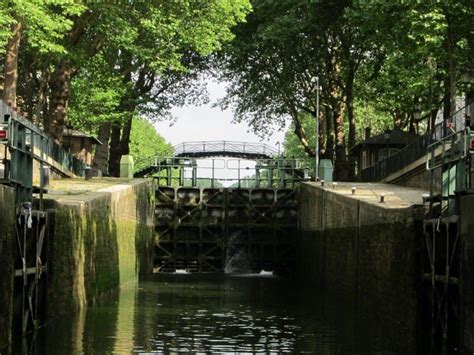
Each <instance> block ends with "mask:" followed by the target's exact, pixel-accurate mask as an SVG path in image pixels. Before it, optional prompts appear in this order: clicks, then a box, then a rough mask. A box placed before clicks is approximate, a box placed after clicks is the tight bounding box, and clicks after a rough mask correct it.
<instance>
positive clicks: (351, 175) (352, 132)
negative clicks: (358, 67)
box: [346, 66, 356, 181]
mask: <svg viewBox="0 0 474 355" xmlns="http://www.w3.org/2000/svg"><path fill="white" fill-rule="evenodd" d="M346 107H347V119H348V121H349V142H348V143H349V150H350V149H351V148H352V147H353V146H354V145H355V142H356V121H355V116H354V68H353V67H352V66H351V67H350V68H349V73H348V76H347V82H346ZM355 158H356V157H355V156H354V155H353V154H349V164H348V176H347V177H348V179H349V180H350V181H355Z"/></svg>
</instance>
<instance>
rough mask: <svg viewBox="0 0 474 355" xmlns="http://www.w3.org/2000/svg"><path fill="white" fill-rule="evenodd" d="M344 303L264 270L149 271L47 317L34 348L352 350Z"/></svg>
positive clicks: (63, 350)
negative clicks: (77, 309) (78, 309)
mask: <svg viewBox="0 0 474 355" xmlns="http://www.w3.org/2000/svg"><path fill="white" fill-rule="evenodd" d="M346 313H347V311H346V310H344V307H340V305H338V303H337V302H334V300H328V299H322V298H320V297H318V292H317V290H309V289H306V290H304V288H302V287H301V284H296V283H295V282H294V281H292V280H287V279H282V278H277V277H273V276H268V275H236V276H231V275H195V274H194V275H193V274H174V275H163V274H161V275H154V276H153V277H151V278H150V279H148V280H146V281H141V282H140V283H139V284H137V285H131V286H129V287H127V288H125V289H123V290H121V291H120V292H119V293H118V294H116V295H112V296H110V297H108V299H107V300H105V301H104V302H103V303H102V304H100V305H97V306H96V307H93V308H90V309H88V310H87V311H86V312H84V313H83V314H76V315H71V316H69V317H65V318H63V319H60V320H55V321H53V322H51V323H50V324H49V325H48V326H47V327H46V328H44V329H42V331H41V332H40V334H39V336H38V338H37V342H36V344H35V348H36V351H35V352H36V353H39V354H81V353H83V354H128V353H163V352H165V353H169V352H174V353H177V352H179V353H245V352H247V353H276V352H288V353H310V354H323V353H324V354H338V353H353V351H354V344H355V338H354V334H353V332H354V326H353V324H352V322H351V317H348V316H347V314H346Z"/></svg>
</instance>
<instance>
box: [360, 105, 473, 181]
mask: <svg viewBox="0 0 474 355" xmlns="http://www.w3.org/2000/svg"><path fill="white" fill-rule="evenodd" d="M466 107H467V106H464V107H462V108H461V109H459V110H458V111H456V112H455V113H454V114H453V115H452V116H451V118H450V120H449V122H448V123H446V122H444V121H443V122H440V123H438V124H436V125H435V127H434V128H433V129H432V130H430V131H428V132H426V133H425V134H423V135H421V136H419V137H417V138H416V139H415V140H414V141H413V142H411V143H410V144H408V145H407V146H405V147H403V148H402V149H401V150H400V151H398V152H397V153H395V154H392V155H390V156H388V157H386V158H384V159H382V160H379V161H378V162H376V163H375V164H373V165H371V166H369V167H367V168H365V169H362V170H361V176H360V179H361V181H364V182H373V181H381V180H383V179H385V178H387V177H388V176H390V175H391V174H394V173H396V172H397V171H400V170H401V169H403V168H404V167H406V166H408V165H409V164H411V163H414V162H415V161H417V160H418V159H420V158H422V157H423V156H424V155H426V153H427V150H428V146H430V145H431V144H432V143H434V142H438V141H440V140H442V139H444V138H445V137H446V136H449V135H451V134H453V133H455V132H459V131H462V130H463V129H464V128H465V125H464V112H465V109H466Z"/></svg>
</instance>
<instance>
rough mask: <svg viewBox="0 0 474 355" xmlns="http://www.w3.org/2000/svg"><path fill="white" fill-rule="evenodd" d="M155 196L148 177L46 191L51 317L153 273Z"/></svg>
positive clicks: (88, 303) (94, 300)
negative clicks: (68, 191) (75, 190)
mask: <svg viewBox="0 0 474 355" xmlns="http://www.w3.org/2000/svg"><path fill="white" fill-rule="evenodd" d="M153 196H154V191H153V188H152V182H151V181H149V180H148V181H147V180H132V181H130V182H127V183H123V184H119V185H115V186H112V187H109V188H105V189H101V190H97V191H94V192H90V193H88V194H86V195H84V194H83V195H77V196H76V195H70V196H68V195H65V196H55V197H54V198H49V197H48V196H47V198H48V200H46V201H45V204H46V206H47V209H48V211H49V212H50V221H51V222H50V228H49V230H50V234H49V243H48V246H49V258H48V259H49V275H48V284H49V285H48V297H47V299H48V306H47V313H48V316H49V317H52V316H56V315H59V314H64V313H66V312H70V311H72V310H77V309H81V308H84V307H85V306H86V305H91V304H94V303H95V302H96V300H98V298H99V297H100V296H101V295H102V294H104V293H105V292H107V291H109V290H112V289H115V288H117V287H119V286H122V285H124V284H125V283H127V282H129V281H134V280H136V279H137V277H138V276H139V275H141V274H146V273H150V272H152V257H153V233H154V225H153V206H154V202H153Z"/></svg>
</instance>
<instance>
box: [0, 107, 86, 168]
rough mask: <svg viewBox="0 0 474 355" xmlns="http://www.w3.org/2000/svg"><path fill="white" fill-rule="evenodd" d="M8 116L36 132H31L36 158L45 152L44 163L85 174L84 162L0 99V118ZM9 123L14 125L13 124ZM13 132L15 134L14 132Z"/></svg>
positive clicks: (3, 118)
mask: <svg viewBox="0 0 474 355" xmlns="http://www.w3.org/2000/svg"><path fill="white" fill-rule="evenodd" d="M6 117H8V120H13V121H16V122H20V123H21V125H22V126H24V127H26V129H27V130H28V131H29V132H34V134H31V139H30V138H29V139H30V140H31V143H30V144H31V146H32V147H33V151H32V153H33V156H34V158H35V159H36V160H39V159H40V154H43V155H44V157H43V160H44V164H46V165H48V166H50V167H51V168H52V169H55V170H58V171H59V172H60V173H63V174H67V175H76V176H84V171H85V167H86V165H85V163H84V162H82V161H80V160H79V159H77V158H76V157H74V156H73V155H72V154H70V153H69V152H67V151H66V150H64V149H63V148H62V147H61V146H60V145H59V144H57V143H56V142H55V141H54V140H53V139H52V138H51V137H49V136H47V135H46V134H45V133H44V131H42V130H41V129H40V128H39V127H38V126H36V125H35V124H33V123H32V122H31V121H28V120H26V119H25V118H23V117H22V115H21V114H19V113H18V112H16V111H15V110H13V109H12V108H11V107H10V106H8V105H7V104H6V103H5V102H4V101H3V100H0V119H1V120H5V118H6ZM8 120H5V121H8ZM9 125H10V126H12V125H11V124H9ZM10 130H11V129H10ZM11 133H12V134H13V132H11ZM28 136H29V135H28ZM11 138H12V137H11Z"/></svg>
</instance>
